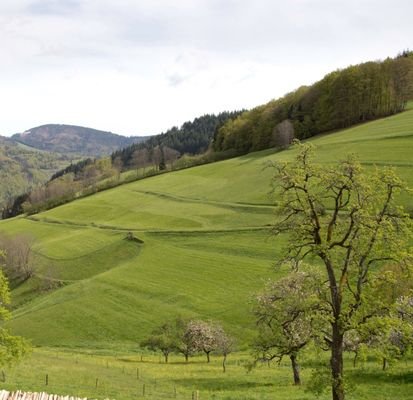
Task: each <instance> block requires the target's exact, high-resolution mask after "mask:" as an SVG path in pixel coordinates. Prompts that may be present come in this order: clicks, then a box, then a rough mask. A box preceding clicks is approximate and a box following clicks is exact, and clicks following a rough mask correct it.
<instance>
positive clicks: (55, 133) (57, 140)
mask: <svg viewBox="0 0 413 400" xmlns="http://www.w3.org/2000/svg"><path fill="white" fill-rule="evenodd" d="M12 139H13V140H16V141H18V142H20V143H24V144H26V145H28V146H31V147H34V148H36V149H39V150H46V151H52V152H57V153H64V154H68V153H71V154H80V155H84V156H95V157H96V156H102V155H109V154H111V153H112V152H113V151H115V150H117V149H120V148H122V147H126V146H129V145H131V144H132V143H136V142H139V141H142V140H145V139H147V137H125V136H121V135H116V134H114V133H112V132H104V131H99V130H96V129H91V128H84V127H82V126H75V125H60V124H48V125H42V126H38V127H36V128H32V129H29V130H27V131H25V132H23V133H18V134H16V135H13V136H12Z"/></svg>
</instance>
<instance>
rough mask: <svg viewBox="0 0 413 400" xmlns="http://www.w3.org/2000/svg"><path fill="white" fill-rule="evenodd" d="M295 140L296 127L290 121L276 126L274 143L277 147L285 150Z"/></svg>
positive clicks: (273, 135)
mask: <svg viewBox="0 0 413 400" xmlns="http://www.w3.org/2000/svg"><path fill="white" fill-rule="evenodd" d="M293 140H294V125H293V124H292V122H291V121H290V120H288V119H285V120H284V121H282V122H280V123H279V124H277V125H276V127H275V128H274V130H273V134H272V142H273V145H274V146H276V147H280V148H282V149H285V148H286V147H288V146H289V145H290V144H291V143H292V141H293Z"/></svg>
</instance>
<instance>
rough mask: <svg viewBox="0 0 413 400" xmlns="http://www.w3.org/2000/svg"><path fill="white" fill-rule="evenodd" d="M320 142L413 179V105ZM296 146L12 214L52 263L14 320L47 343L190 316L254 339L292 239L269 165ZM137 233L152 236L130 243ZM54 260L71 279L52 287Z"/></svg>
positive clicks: (323, 152)
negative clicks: (278, 212) (278, 259)
mask: <svg viewBox="0 0 413 400" xmlns="http://www.w3.org/2000/svg"><path fill="white" fill-rule="evenodd" d="M313 142H314V144H316V145H317V146H318V157H319V159H318V161H319V162H320V163H332V162H335V161H336V160H338V159H340V158H342V157H343V156H344V154H345V153H348V152H357V153H358V154H359V157H360V159H361V161H362V162H363V163H364V164H365V165H366V166H367V167H368V168H373V166H374V165H379V166H382V165H395V166H396V167H397V169H398V171H399V173H400V175H401V176H402V177H403V178H404V179H405V180H407V182H408V183H409V185H410V186H413V160H412V159H411V149H412V148H413V110H412V109H410V110H409V111H406V112H404V113H402V114H399V115H396V116H393V117H389V118H385V119H382V120H379V121H375V122H371V123H368V124H365V125H360V126H357V127H354V128H351V129H348V130H345V131H341V132H337V133H334V134H330V135H326V136H323V137H319V138H315V139H313ZM294 154H295V150H287V151H283V152H279V153H274V152H273V151H271V150H267V151H263V152H258V153H253V154H249V155H246V156H243V157H239V158H234V159H231V160H226V161H223V162H219V163H215V164H210V165H205V166H201V167H196V168H191V169H187V170H182V171H177V172H174V173H169V174H165V175H161V176H157V177H153V178H149V179H145V180H141V181H137V182H134V183H131V184H127V185H123V186H121V187H118V188H115V189H112V190H108V191H106V192H102V193H99V194H97V195H94V196H90V197H87V198H84V199H81V200H78V201H75V202H72V203H70V204H66V205H64V206H61V207H58V208H55V209H53V210H50V211H47V212H44V213H41V214H38V215H36V216H34V217H30V218H17V219H13V220H7V221H2V222H1V223H0V230H1V231H5V232H8V233H10V234H14V233H18V232H31V233H32V234H33V235H34V236H35V237H36V239H37V242H36V246H35V247H36V252H37V253H38V257H39V262H40V264H41V265H40V267H39V269H38V271H37V277H36V278H34V279H32V280H31V281H29V282H27V283H26V284H25V285H23V286H21V287H19V288H17V289H16V290H15V292H14V301H15V308H16V309H15V311H14V317H13V320H12V321H11V323H10V325H11V327H12V328H13V330H14V331H15V332H16V333H19V334H22V335H25V336H27V337H30V338H32V339H33V342H34V343H36V344H41V345H46V344H47V345H49V346H51V345H53V346H99V347H100V346H105V344H108V343H109V342H111V343H113V342H117V343H121V342H122V343H136V342H137V341H138V340H140V339H142V338H143V337H144V336H145V334H147V333H148V332H149V331H150V330H151V329H152V328H153V327H154V326H155V325H156V324H158V323H160V322H161V321H163V320H165V319H168V318H173V317H174V316H176V315H177V314H181V315H183V316H190V317H202V318H213V319H216V320H220V321H222V322H223V323H224V325H225V326H226V327H227V329H228V330H229V331H230V332H231V333H232V334H234V335H235V336H237V337H238V340H239V342H240V343H241V347H242V345H243V344H245V342H246V341H247V340H248V338H249V336H250V334H251V332H252V329H253V325H252V324H253V321H252V320H251V318H250V315H249V312H248V309H249V305H248V302H249V300H250V298H251V295H252V294H253V293H254V292H255V291H256V290H257V288H259V287H261V286H262V281H263V279H265V278H267V277H269V276H272V275H273V274H274V272H272V270H271V265H272V260H273V259H274V258H275V256H276V255H277V252H278V251H279V249H280V246H281V245H282V243H281V242H280V239H277V240H275V239H274V238H272V237H271V236H270V235H269V229H268V226H269V224H271V223H272V221H273V207H272V205H271V203H272V200H271V199H270V198H269V196H268V192H269V189H270V185H269V184H270V179H271V174H272V172H271V170H270V169H265V168H264V165H265V162H266V161H268V160H280V159H291V158H292V157H293V156H294ZM401 200H402V202H403V203H404V204H405V205H406V206H411V203H412V202H411V198H408V197H407V196H406V197H403V198H402V199H401ZM127 231H132V232H133V233H134V235H135V236H136V237H138V238H139V239H141V240H143V242H144V243H143V244H139V243H137V242H132V241H127V240H125V237H126V233H127ZM51 267H52V268H53V270H54V275H53V276H54V279H58V280H61V281H62V282H63V283H64V286H63V287H61V288H58V289H56V290H54V291H49V292H44V291H42V290H41V289H40V288H41V287H42V285H41V283H42V279H44V275H45V274H46V273H47V271H49V270H50V268H51ZM45 325H47V329H44V328H45Z"/></svg>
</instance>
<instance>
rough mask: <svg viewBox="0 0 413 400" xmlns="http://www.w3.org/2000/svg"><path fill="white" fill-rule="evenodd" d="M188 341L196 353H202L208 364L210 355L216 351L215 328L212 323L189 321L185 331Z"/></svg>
mask: <svg viewBox="0 0 413 400" xmlns="http://www.w3.org/2000/svg"><path fill="white" fill-rule="evenodd" d="M186 335H187V338H188V340H190V341H191V342H192V343H193V346H194V349H195V350H196V351H203V352H204V353H205V354H206V356H207V362H208V363H209V362H210V361H211V360H210V354H211V353H212V352H213V351H214V350H216V349H217V335H216V327H215V325H214V324H213V323H212V322H206V321H200V320H196V321H191V322H189V324H188V326H187V330H186Z"/></svg>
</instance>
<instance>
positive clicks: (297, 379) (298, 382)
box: [290, 354, 301, 385]
mask: <svg viewBox="0 0 413 400" xmlns="http://www.w3.org/2000/svg"><path fill="white" fill-rule="evenodd" d="M290 360H291V366H292V368H293V375H294V385H301V379H300V367H299V365H298V363H297V356H296V355H295V354H291V355H290Z"/></svg>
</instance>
